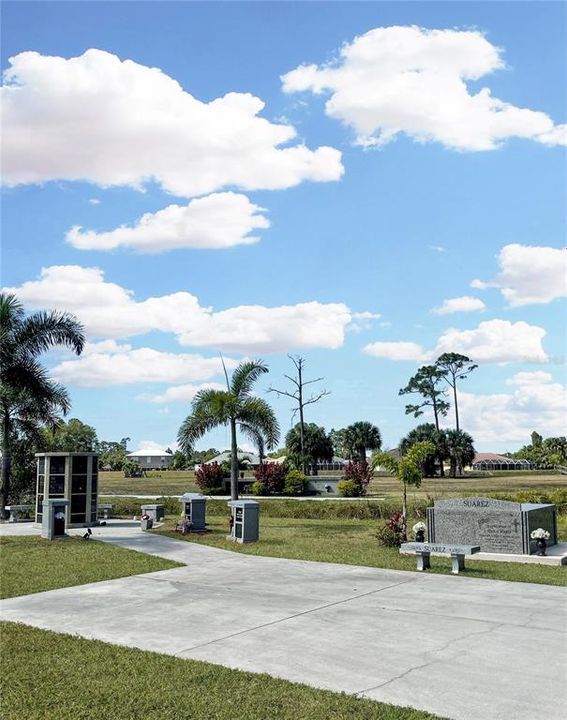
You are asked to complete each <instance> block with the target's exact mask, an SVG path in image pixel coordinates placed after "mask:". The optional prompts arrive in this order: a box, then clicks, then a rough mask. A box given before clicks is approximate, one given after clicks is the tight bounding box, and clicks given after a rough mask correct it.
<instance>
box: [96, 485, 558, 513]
mask: <svg viewBox="0 0 567 720" xmlns="http://www.w3.org/2000/svg"><path fill="white" fill-rule="evenodd" d="M486 495H487V496H488V497H492V498H496V499H498V500H511V501H512V502H522V503H526V502H533V503H553V504H554V505H557V512H558V514H559V515H567V488H560V489H556V490H541V491H539V490H525V491H522V492H516V493H486ZM434 499H435V498H434V497H431V496H426V497H424V498H419V499H415V500H410V501H409V503H408V508H409V512H410V515H411V516H412V517H416V518H423V517H425V511H426V509H427V508H428V507H431V506H432V505H433V502H434ZM100 502H107V503H112V505H113V515H114V516H115V517H133V516H134V515H135V516H136V517H140V514H141V505H142V504H143V503H144V504H145V503H151V502H158V503H162V504H163V505H165V512H166V514H167V515H179V514H181V505H180V503H179V500H178V499H177V498H171V497H169V498H159V499H157V500H144V499H142V498H117V497H105V498H102V497H101V498H100ZM226 502H227V501H226V500H208V501H207V513H209V514H210V515H228V508H227V505H226ZM259 503H260V511H261V513H262V515H264V516H266V517H275V518H278V517H280V518H305V519H313V520H324V519H326V518H344V519H349V518H350V519H358V520H381V519H384V518H389V517H391V516H392V515H393V514H394V513H395V512H398V511H400V510H401V499H398V498H390V499H387V500H372V499H370V498H368V499H365V500H353V501H348V500H330V499H329V500H292V499H290V500H259Z"/></svg>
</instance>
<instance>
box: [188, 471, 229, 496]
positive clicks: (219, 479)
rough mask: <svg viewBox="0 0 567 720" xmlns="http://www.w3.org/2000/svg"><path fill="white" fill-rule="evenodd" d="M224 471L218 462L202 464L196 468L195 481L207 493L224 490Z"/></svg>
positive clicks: (211, 493)
mask: <svg viewBox="0 0 567 720" xmlns="http://www.w3.org/2000/svg"><path fill="white" fill-rule="evenodd" d="M224 477H225V474H224V471H223V469H222V467H221V466H220V465H219V464H218V463H212V465H201V467H200V468H199V469H198V470H195V482H196V483H197V485H198V486H199V490H201V491H202V492H204V493H206V494H207V495H214V494H215V493H219V492H221V491H222V490H224Z"/></svg>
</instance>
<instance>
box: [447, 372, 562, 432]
mask: <svg viewBox="0 0 567 720" xmlns="http://www.w3.org/2000/svg"><path fill="white" fill-rule="evenodd" d="M507 384H508V385H509V386H510V387H512V388H513V392H511V393H497V394H493V395H476V394H474V393H467V392H464V391H461V392H459V414H460V415H461V421H462V425H463V427H464V428H466V430H467V432H470V433H471V435H472V436H473V437H474V439H475V441H478V442H492V443H507V442H508V443H512V442H518V443H522V444H528V443H529V442H530V434H531V433H532V431H533V430H537V432H539V433H541V434H542V435H544V436H555V435H564V434H565V412H566V410H567V388H566V387H565V386H564V385H562V384H561V383H559V382H555V381H554V380H553V377H552V376H551V374H549V373H545V372H541V371H539V372H537V371H536V372H520V373H516V375H514V376H513V377H512V378H510V379H509V380H508V381H507Z"/></svg>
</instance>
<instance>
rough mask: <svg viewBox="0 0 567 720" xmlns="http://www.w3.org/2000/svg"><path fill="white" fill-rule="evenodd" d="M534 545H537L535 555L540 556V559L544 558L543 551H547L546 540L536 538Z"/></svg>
mask: <svg viewBox="0 0 567 720" xmlns="http://www.w3.org/2000/svg"><path fill="white" fill-rule="evenodd" d="M536 545H537V554H538V555H540V556H541V557H545V554H546V553H545V551H546V550H547V540H545V539H544V538H538V539H537V540H536Z"/></svg>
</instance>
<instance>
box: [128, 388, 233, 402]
mask: <svg viewBox="0 0 567 720" xmlns="http://www.w3.org/2000/svg"><path fill="white" fill-rule="evenodd" d="M208 389H211V390H226V385H222V384H221V383H201V384H199V385H195V384H192V383H187V384H186V385H172V387H168V388H167V390H166V391H165V392H163V393H161V394H158V395H147V394H145V395H139V399H140V400H148V401H149V402H151V403H157V404H162V403H169V402H191V400H193V398H194V397H195V395H196V394H197V393H198V392H199V390H208Z"/></svg>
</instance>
